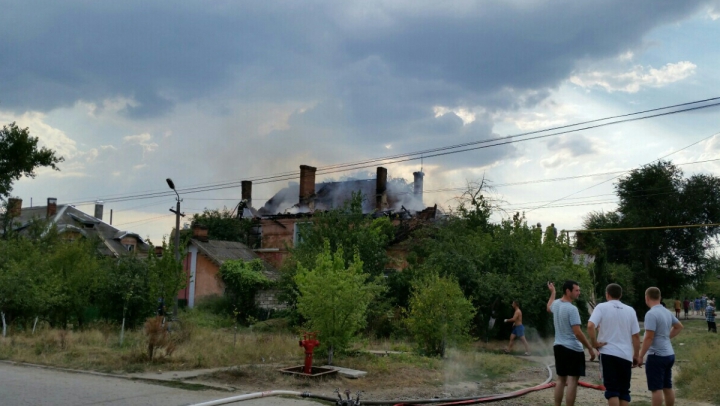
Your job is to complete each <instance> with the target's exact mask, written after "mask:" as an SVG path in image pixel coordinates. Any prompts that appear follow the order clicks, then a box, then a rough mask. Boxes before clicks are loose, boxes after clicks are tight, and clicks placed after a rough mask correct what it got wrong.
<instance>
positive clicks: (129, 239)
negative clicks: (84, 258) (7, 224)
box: [0, 197, 150, 257]
mask: <svg viewBox="0 0 720 406" xmlns="http://www.w3.org/2000/svg"><path fill="white" fill-rule="evenodd" d="M8 214H9V215H10V216H11V218H12V226H11V227H12V229H13V230H14V231H15V232H18V233H21V234H23V233H27V232H28V229H29V227H30V225H31V224H32V222H33V221H35V220H47V221H48V225H47V226H48V228H49V227H51V226H53V225H54V226H55V227H57V231H58V233H59V234H60V235H61V236H62V237H63V238H66V239H69V240H74V239H77V238H98V239H99V240H100V241H101V242H102V244H101V245H100V248H99V250H100V252H101V253H102V254H103V255H106V256H110V257H119V256H121V255H123V254H127V253H131V252H133V253H136V254H137V255H140V256H146V255H147V254H148V251H149V249H150V245H149V244H147V243H146V242H145V241H144V240H143V239H142V238H141V237H140V236H139V235H138V234H136V233H132V232H129V231H122V230H119V229H117V228H115V227H113V226H112V225H110V224H108V223H106V222H104V221H103V204H102V202H97V203H96V204H95V213H94V216H91V215H89V214H86V213H84V212H82V211H80V210H79V209H77V208H76V207H74V206H71V205H58V204H57V199H55V198H52V197H50V198H48V199H47V206H35V207H22V200H21V199H17V198H10V199H8ZM0 232H3V231H2V230H0Z"/></svg>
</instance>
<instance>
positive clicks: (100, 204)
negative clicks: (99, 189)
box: [95, 200, 104, 221]
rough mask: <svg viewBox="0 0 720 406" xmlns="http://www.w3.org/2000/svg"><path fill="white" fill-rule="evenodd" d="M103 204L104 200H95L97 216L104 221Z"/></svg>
mask: <svg viewBox="0 0 720 406" xmlns="http://www.w3.org/2000/svg"><path fill="white" fill-rule="evenodd" d="M103 204H104V202H103V201H102V200H97V201H95V218H96V219H98V220H101V221H102V217H103Z"/></svg>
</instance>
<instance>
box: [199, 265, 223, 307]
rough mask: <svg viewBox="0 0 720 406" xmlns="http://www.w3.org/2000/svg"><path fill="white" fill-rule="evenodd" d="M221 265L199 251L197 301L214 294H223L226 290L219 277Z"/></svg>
mask: <svg viewBox="0 0 720 406" xmlns="http://www.w3.org/2000/svg"><path fill="white" fill-rule="evenodd" d="M218 271H219V267H218V266H217V265H215V263H214V262H212V261H210V260H209V259H208V257H206V256H205V255H203V254H201V253H198V256H197V265H196V268H195V302H196V303H197V300H198V299H200V298H202V297H205V296H212V295H222V294H223V293H224V291H225V287H224V286H223V283H222V282H221V281H220V279H219V278H218Z"/></svg>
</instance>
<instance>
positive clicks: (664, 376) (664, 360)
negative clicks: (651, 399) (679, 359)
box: [645, 355, 675, 391]
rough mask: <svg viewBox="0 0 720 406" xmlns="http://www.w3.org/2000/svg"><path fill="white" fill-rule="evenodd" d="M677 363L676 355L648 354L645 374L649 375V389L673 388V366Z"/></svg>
mask: <svg viewBox="0 0 720 406" xmlns="http://www.w3.org/2000/svg"><path fill="white" fill-rule="evenodd" d="M674 364H675V356H674V355H668V356H667V357H661V356H659V355H648V356H647V361H645V376H646V377H647V383H648V390H649V391H654V390H663V389H670V388H672V367H673V365H674Z"/></svg>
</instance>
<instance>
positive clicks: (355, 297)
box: [294, 241, 382, 363]
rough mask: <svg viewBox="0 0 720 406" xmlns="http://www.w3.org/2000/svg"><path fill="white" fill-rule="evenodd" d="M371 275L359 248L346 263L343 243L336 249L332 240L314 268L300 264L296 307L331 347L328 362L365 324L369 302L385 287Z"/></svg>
mask: <svg viewBox="0 0 720 406" xmlns="http://www.w3.org/2000/svg"><path fill="white" fill-rule="evenodd" d="M369 277H370V275H369V274H367V273H364V272H363V262H362V260H360V257H359V254H358V253H357V251H355V255H354V256H353V260H352V261H351V262H350V264H349V265H348V266H346V265H345V254H344V251H343V249H342V247H340V248H338V249H337V250H335V251H334V252H333V251H332V250H331V248H330V242H329V241H326V242H325V244H324V246H323V250H322V252H321V253H320V254H318V255H317V258H316V261H315V264H314V266H313V267H312V268H305V267H304V266H303V265H301V264H300V265H298V271H297V274H296V275H295V278H294V279H295V282H296V284H297V287H298V291H299V293H300V295H299V297H298V300H297V308H298V311H299V312H300V314H302V315H303V316H304V317H305V318H306V319H307V320H308V323H307V324H308V327H309V328H310V329H311V330H313V331H318V332H319V333H320V335H319V339H320V341H321V344H322V345H323V347H324V348H328V354H329V361H328V362H329V363H332V354H333V351H334V350H342V349H344V348H346V347H347V345H348V343H349V342H350V341H351V339H352V338H353V337H354V336H355V334H357V332H358V331H359V330H360V329H361V328H362V327H363V326H364V325H365V321H366V319H365V312H366V311H367V308H368V305H369V304H370V302H371V301H372V300H373V298H374V297H375V296H376V295H377V294H378V293H380V292H381V290H382V288H381V286H380V285H378V284H377V283H375V282H374V281H371V280H369Z"/></svg>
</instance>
